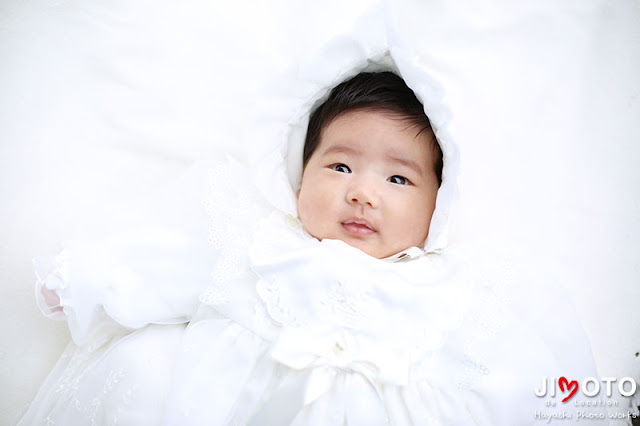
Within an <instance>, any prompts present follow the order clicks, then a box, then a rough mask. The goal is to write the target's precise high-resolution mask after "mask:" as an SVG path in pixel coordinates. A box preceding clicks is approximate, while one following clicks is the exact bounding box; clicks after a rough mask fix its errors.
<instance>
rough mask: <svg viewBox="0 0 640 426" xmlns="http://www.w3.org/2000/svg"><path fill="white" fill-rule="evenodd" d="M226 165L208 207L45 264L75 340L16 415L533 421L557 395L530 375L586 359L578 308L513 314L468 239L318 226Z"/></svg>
mask: <svg viewBox="0 0 640 426" xmlns="http://www.w3.org/2000/svg"><path fill="white" fill-rule="evenodd" d="M234 167H235V166H234ZM234 167H231V168H228V169H227V168H225V166H216V167H213V168H212V170H213V171H212V172H211V173H213V177H212V181H214V182H217V183H218V185H217V186H216V185H214V186H215V188H216V189H215V190H214V191H213V192H212V193H209V195H208V198H207V200H208V202H207V203H206V207H207V209H208V210H209V216H207V218H206V219H203V217H205V216H204V215H203V216H202V217H200V218H199V219H197V220H196V219H195V216H194V217H192V219H193V220H192V221H185V220H179V221H176V222H175V223H179V224H181V226H183V228H189V229H188V230H189V232H178V231H175V229H174V228H172V227H171V226H165V227H164V228H163V232H164V234H162V237H161V238H158V237H157V236H158V234H157V232H151V231H149V232H148V231H145V230H140V229H139V228H136V229H137V231H136V232H131V233H126V234H125V235H126V237H123V238H124V239H118V238H115V237H111V238H110V239H108V242H109V241H110V243H109V244H110V245H109V244H106V245H104V244H96V246H98V247H99V249H94V250H93V252H92V251H91V250H88V249H87V250H85V251H82V250H80V253H78V249H76V250H75V252H74V250H70V251H69V252H65V253H64V254H63V256H60V257H58V259H57V263H52V264H41V265H40V266H39V267H40V272H39V274H40V278H41V279H40V285H46V286H47V287H48V288H51V289H55V290H57V291H58V292H59V294H60V296H61V300H62V305H63V306H64V309H65V314H66V315H65V317H66V318H67V319H68V321H69V324H70V327H71V331H72V335H73V338H74V342H75V343H72V344H71V345H70V346H69V347H68V349H67V350H66V351H65V353H64V354H63V355H62V357H61V359H60V361H59V362H58V364H57V365H56V367H55V368H54V370H53V371H52V372H51V374H50V375H49V377H48V378H47V380H46V382H45V383H44V385H43V386H42V388H41V389H40V391H39V393H38V394H37V396H36V398H35V399H34V401H33V403H32V405H31V407H30V408H29V410H28V412H27V413H26V414H25V416H24V418H23V419H22V421H21V423H20V424H21V425H359V426H360V425H362V426H365V425H366V426H371V425H476V424H477V425H509V426H513V425H525V424H535V423H541V424H543V423H546V420H545V418H544V417H541V414H543V413H544V414H545V415H546V414H551V413H559V412H561V411H562V410H563V408H564V407H562V406H558V407H555V408H553V407H552V408H549V407H545V406H544V401H545V399H544V398H540V397H537V396H536V395H535V393H534V390H535V388H536V387H539V386H540V379H541V377H544V376H549V377H559V376H561V375H566V376H568V377H571V376H574V377H584V376H585V375H594V374H595V373H594V370H593V363H592V360H591V355H590V351H589V348H588V344H586V341H585V339H584V335H583V334H582V330H581V329H580V328H579V326H578V325H577V324H575V323H571V322H567V323H565V324H564V325H563V327H564V328H563V330H564V334H563V336H562V338H561V339H558V336H557V334H553V333H552V332H553V330H557V324H554V323H553V320H551V319H550V320H548V321H545V320H540V319H539V318H538V319H534V320H531V319H527V318H522V316H521V315H518V313H517V312H514V309H513V306H514V305H513V304H512V303H511V302H510V299H509V297H508V292H505V291H503V289H504V287H505V285H506V284H507V283H505V280H504V277H501V276H498V277H494V276H487V274H486V273H483V272H482V268H481V266H482V265H479V264H478V262H475V263H474V262H469V260H468V259H469V257H471V258H473V256H469V252H468V251H467V250H463V249H460V250H458V249H456V248H451V249H450V250H445V251H443V252H439V253H428V254H425V253H424V252H423V251H422V250H421V249H418V248H411V249H409V250H406V251H405V252H403V253H400V254H399V255H397V256H394V257H393V258H391V259H386V260H380V259H375V258H372V257H370V256H368V255H366V254H365V253H363V252H361V251H359V250H357V249H355V248H352V247H350V246H348V245H346V244H345V243H343V242H341V241H335V240H324V241H322V242H320V241H317V240H316V239H314V238H312V237H311V236H309V235H308V234H307V233H306V231H304V229H303V228H302V226H301V224H300V222H299V221H298V220H297V219H296V218H294V217H293V216H291V215H288V214H285V213H283V212H281V211H279V210H277V209H274V208H272V207H270V206H269V205H268V204H267V203H265V202H264V201H262V200H261V199H260V197H259V195H257V194H258V192H256V191H254V190H252V189H251V188H249V187H248V186H246V187H243V188H242V190H241V191H238V186H241V187H242V185H243V184H241V182H242V180H241V177H240V175H241V173H240V174H239V173H238V172H237V170H236V171H234ZM224 179H229V180H230V181H233V182H234V185H232V186H230V185H220V181H221V180H224ZM183 195H184V194H183ZM195 198H196V199H197V197H195ZM212 200H213V201H212ZM223 201H224V202H223ZM196 204H197V203H196ZM194 210H195V208H194ZM199 220H200V221H212V222H213V226H212V229H213V231H212V232H211V233H210V235H209V236H208V238H207V235H206V231H205V233H204V234H205V235H201V234H200V233H198V232H197V229H199V228H198V227H197V226H195V225H194V224H195V223H196V222H198V221H199ZM187 223H188V224H189V226H184V225H185V224H187ZM176 229H177V228H176ZM152 230H153V229H152ZM156 231H158V229H156ZM174 231H175V232H174ZM183 231H184V230H183ZM158 232H159V231H158ZM207 239H208V241H207ZM479 267H480V268H479ZM45 309H46V307H45ZM592 410H594V411H598V410H600V411H602V409H598V408H593V409H592ZM563 424H571V422H567V421H565V422H564V423H563Z"/></svg>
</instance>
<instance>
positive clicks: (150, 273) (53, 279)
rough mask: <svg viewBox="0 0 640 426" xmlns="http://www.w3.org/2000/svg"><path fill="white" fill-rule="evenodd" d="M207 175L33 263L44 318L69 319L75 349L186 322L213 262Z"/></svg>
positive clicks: (197, 170) (195, 174)
mask: <svg viewBox="0 0 640 426" xmlns="http://www.w3.org/2000/svg"><path fill="white" fill-rule="evenodd" d="M208 167H210V165H205V164H200V165H197V166H194V167H193V168H192V169H191V170H190V171H189V172H187V173H186V174H185V175H184V176H183V177H182V178H181V179H180V180H179V181H178V182H176V183H175V184H174V185H172V186H171V187H170V188H169V189H168V190H166V191H164V192H163V194H161V196H159V197H155V198H153V200H152V201H150V202H147V203H145V204H144V205H143V206H142V207H140V208H137V209H136V211H135V212H131V213H129V214H128V215H127V218H126V219H125V220H121V221H117V222H118V224H117V225H113V224H109V225H105V227H104V228H103V229H99V231H95V230H92V231H91V232H86V231H85V232H84V233H83V234H82V235H81V236H80V237H79V238H75V239H74V240H72V241H71V242H70V243H69V244H67V245H66V247H65V248H64V250H62V252H61V253H59V254H58V255H57V256H52V257H42V258H36V259H35V260H34V263H35V268H36V277H37V282H36V301H37V303H38V306H39V307H40V309H41V310H42V312H43V313H44V315H45V316H47V317H49V318H52V319H59V320H65V319H66V320H67V322H68V324H69V329H70V331H71V336H72V338H73V340H74V342H75V343H76V344H82V343H84V342H85V341H86V340H87V339H88V338H89V337H90V336H92V335H93V334H94V333H96V332H104V331H105V330H108V331H109V332H111V331H112V330H114V329H118V328H120V329H122V328H124V329H130V330H131V329H137V328H141V327H144V326H145V325H147V324H150V323H157V324H175V323H183V322H188V321H189V320H190V318H191V315H192V314H193V312H194V311H195V310H196V308H197V306H198V304H199V296H200V294H201V293H202V292H203V291H204V290H205V289H206V288H207V286H208V285H209V281H210V275H211V270H212V268H213V265H214V264H215V261H216V259H217V257H218V254H217V252H216V250H215V249H214V247H213V246H212V245H211V244H210V243H209V241H208V235H209V227H210V220H209V216H208V214H207V211H206V208H205V199H206V191H207V188H208V179H207V173H208ZM58 299H59V302H58Z"/></svg>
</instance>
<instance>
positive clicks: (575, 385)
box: [558, 377, 578, 402]
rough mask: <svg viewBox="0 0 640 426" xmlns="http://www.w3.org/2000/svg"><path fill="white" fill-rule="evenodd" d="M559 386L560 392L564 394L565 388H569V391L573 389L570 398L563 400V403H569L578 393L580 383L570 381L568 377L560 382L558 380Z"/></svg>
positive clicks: (561, 378) (562, 378)
mask: <svg viewBox="0 0 640 426" xmlns="http://www.w3.org/2000/svg"><path fill="white" fill-rule="evenodd" d="M558 384H559V385H560V390H561V391H562V392H564V388H565V386H566V388H567V391H568V390H570V389H573V390H572V391H571V393H570V394H569V396H567V397H566V398H565V399H563V400H562V402H567V401H568V400H569V399H570V398H571V397H572V396H573V395H575V393H576V392H578V381H577V380H572V381H568V380H567V378H566V377H560V380H558Z"/></svg>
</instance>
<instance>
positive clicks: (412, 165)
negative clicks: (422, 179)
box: [387, 154, 424, 176]
mask: <svg viewBox="0 0 640 426" xmlns="http://www.w3.org/2000/svg"><path fill="white" fill-rule="evenodd" d="M387 158H388V159H389V160H390V161H392V162H394V163H398V164H401V165H403V166H406V167H408V168H410V169H411V170H413V171H414V172H416V173H418V174H419V175H420V176H424V170H423V169H422V167H420V164H418V163H416V162H415V161H413V160H411V159H410V158H404V157H397V156H395V155H392V154H389V155H387Z"/></svg>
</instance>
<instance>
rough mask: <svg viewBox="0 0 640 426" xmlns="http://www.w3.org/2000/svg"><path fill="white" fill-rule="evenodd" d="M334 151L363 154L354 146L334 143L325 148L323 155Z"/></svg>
mask: <svg viewBox="0 0 640 426" xmlns="http://www.w3.org/2000/svg"><path fill="white" fill-rule="evenodd" d="M334 152H344V153H346V154H356V155H357V154H361V152H360V150H358V149H355V148H352V147H350V146H347V145H332V146H330V147H329V148H327V149H325V150H324V152H323V153H322V154H323V155H327V154H331V153H334Z"/></svg>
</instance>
